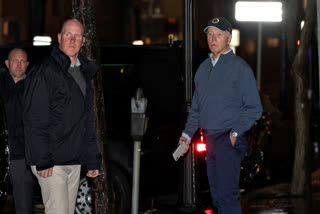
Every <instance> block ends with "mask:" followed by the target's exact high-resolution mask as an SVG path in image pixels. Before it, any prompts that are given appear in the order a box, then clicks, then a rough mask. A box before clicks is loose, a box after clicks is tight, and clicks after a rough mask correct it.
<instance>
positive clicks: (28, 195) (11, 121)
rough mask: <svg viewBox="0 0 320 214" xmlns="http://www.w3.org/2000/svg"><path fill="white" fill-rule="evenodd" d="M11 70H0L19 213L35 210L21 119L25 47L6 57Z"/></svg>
mask: <svg viewBox="0 0 320 214" xmlns="http://www.w3.org/2000/svg"><path fill="white" fill-rule="evenodd" d="M5 64H6V66H7V68H8V72H7V71H4V72H1V73H0V97H1V99H2V102H3V104H4V108H5V112H6V119H7V128H8V144H9V152H10V163H9V175H10V181H11V184H12V193H13V198H14V205H15V213H16V214H31V213H32V197H33V186H34V180H33V177H32V173H31V170H30V167H27V165H26V161H25V152H24V150H25V147H24V134H23V133H24V132H23V123H22V96H23V90H24V78H25V72H26V70H27V67H28V64H29V62H28V56H27V53H26V51H25V50H23V49H20V48H14V49H12V50H11V51H10V52H9V54H8V59H7V60H5Z"/></svg>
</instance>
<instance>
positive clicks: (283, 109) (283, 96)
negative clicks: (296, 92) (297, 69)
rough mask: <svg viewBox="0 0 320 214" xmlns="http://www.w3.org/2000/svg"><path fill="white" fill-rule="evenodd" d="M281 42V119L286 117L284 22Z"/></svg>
mask: <svg viewBox="0 0 320 214" xmlns="http://www.w3.org/2000/svg"><path fill="white" fill-rule="evenodd" d="M281 25H282V27H281V41H280V48H281V49H280V54H281V73H280V100H279V109H280V112H281V114H282V118H284V117H285V115H286V79H287V78H286V73H287V72H286V71H287V60H286V59H287V57H286V32H285V26H284V22H282V23H281Z"/></svg>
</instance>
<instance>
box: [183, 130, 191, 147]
mask: <svg viewBox="0 0 320 214" xmlns="http://www.w3.org/2000/svg"><path fill="white" fill-rule="evenodd" d="M182 137H185V138H186V139H187V141H188V143H189V144H190V143H191V137H190V136H189V135H188V134H186V133H184V132H182Z"/></svg>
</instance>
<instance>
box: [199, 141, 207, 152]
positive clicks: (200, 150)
mask: <svg viewBox="0 0 320 214" xmlns="http://www.w3.org/2000/svg"><path fill="white" fill-rule="evenodd" d="M206 149H207V148H206V144H205V143H203V142H199V143H197V144H196V151H197V152H205V151H206Z"/></svg>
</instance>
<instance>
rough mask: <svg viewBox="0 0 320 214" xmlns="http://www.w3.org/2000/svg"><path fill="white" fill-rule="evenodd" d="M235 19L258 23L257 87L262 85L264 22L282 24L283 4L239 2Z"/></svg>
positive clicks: (275, 2)
mask: <svg viewBox="0 0 320 214" xmlns="http://www.w3.org/2000/svg"><path fill="white" fill-rule="evenodd" d="M235 8H236V11H235V18H236V20H237V21H240V22H258V40H257V43H258V44H257V87H258V89H260V84H261V49H262V42H261V41H262V22H281V21H282V3H281V2H277V1H238V2H237V3H236V5H235Z"/></svg>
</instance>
